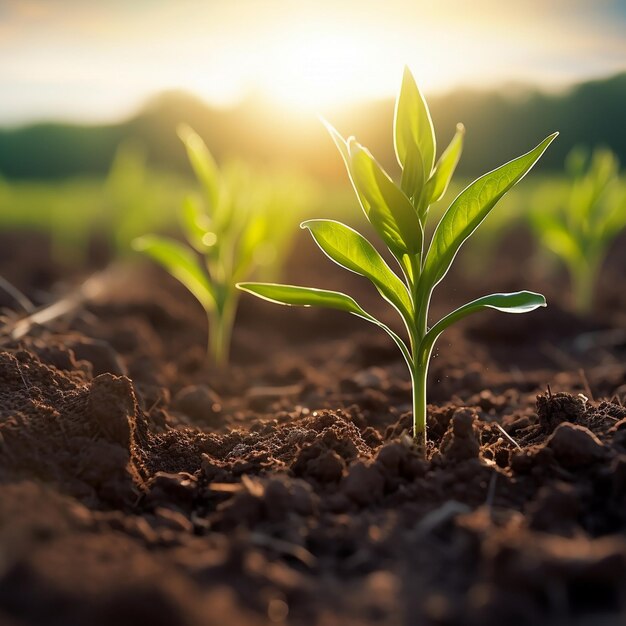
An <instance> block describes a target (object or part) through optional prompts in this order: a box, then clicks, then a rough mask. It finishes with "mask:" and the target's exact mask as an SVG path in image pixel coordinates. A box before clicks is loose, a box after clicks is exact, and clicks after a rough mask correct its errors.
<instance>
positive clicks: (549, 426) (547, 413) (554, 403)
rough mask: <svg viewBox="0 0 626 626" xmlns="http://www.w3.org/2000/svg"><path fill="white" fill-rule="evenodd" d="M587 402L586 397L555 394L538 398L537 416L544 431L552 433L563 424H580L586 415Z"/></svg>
mask: <svg viewBox="0 0 626 626" xmlns="http://www.w3.org/2000/svg"><path fill="white" fill-rule="evenodd" d="M586 409H587V401H586V399H585V398H584V396H581V395H578V396H573V395H571V394H569V393H562V392H559V393H555V394H549V395H547V394H546V395H544V394H540V395H538V396H537V415H538V417H539V423H540V424H541V426H542V428H543V429H544V431H546V432H549V433H551V432H552V431H553V430H554V429H555V428H556V427H557V426H558V425H559V424H561V423H563V422H579V421H580V420H581V419H582V418H583V417H584V415H585V411H586Z"/></svg>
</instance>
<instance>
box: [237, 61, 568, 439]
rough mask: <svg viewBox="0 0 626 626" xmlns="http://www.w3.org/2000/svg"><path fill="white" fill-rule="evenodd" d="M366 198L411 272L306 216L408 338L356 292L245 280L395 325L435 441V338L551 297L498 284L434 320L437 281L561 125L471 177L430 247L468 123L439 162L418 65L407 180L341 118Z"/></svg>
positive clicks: (421, 421)
mask: <svg viewBox="0 0 626 626" xmlns="http://www.w3.org/2000/svg"><path fill="white" fill-rule="evenodd" d="M328 129H329V131H330V134H331V136H332V138H333V140H334V142H335V144H336V145H337V148H338V149H339V151H340V153H341V155H342V157H343V160H344V162H345V165H346V167H347V170H348V174H349V176H350V180H351V181H352V185H353V187H354V190H355V192H356V195H357V197H358V199H359V201H360V204H361V207H362V208H363V211H364V212H365V215H366V216H367V219H368V220H369V221H370V222H371V224H372V226H373V227H374V229H375V230H376V232H377V233H378V234H379V235H380V237H381V239H382V240H383V242H384V243H385V245H386V246H387V248H388V249H389V251H390V252H391V254H392V255H393V257H394V258H395V260H396V261H397V263H398V265H399V267H400V269H401V271H402V278H400V276H399V275H398V274H397V273H395V272H394V271H393V270H392V269H391V268H390V267H389V265H388V264H387V263H386V262H385V260H384V259H383V257H382V256H381V255H380V254H379V253H378V251H377V250H376V249H375V248H374V246H373V245H372V244H371V243H370V242H369V241H368V240H367V239H365V237H363V236H362V235H361V234H359V233H358V232H356V231H355V230H353V229H352V228H350V227H348V226H346V225H344V224H341V223H340V222H336V221H333V220H323V219H317V220H310V221H306V222H304V223H303V224H302V227H303V228H306V229H308V230H309V231H310V233H311V235H312V236H313V239H314V240H315V242H316V243H317V244H318V245H319V247H320V248H321V249H322V251H323V252H324V253H325V254H326V255H327V256H328V257H329V258H330V259H331V260H332V261H334V262H335V263H337V264H338V265H340V266H342V267H344V268H346V269H348V270H350V271H352V272H355V273H356V274H360V275H361V276H364V277H366V278H368V279H369V280H370V281H371V282H372V283H373V284H374V286H375V287H376V288H377V290H378V291H379V293H380V295H381V296H382V297H383V298H384V299H385V300H386V301H387V302H388V303H389V304H391V306H392V307H394V308H395V310H396V311H397V312H398V313H399V315H400V317H401V319H402V321H403V322H404V326H405V327H406V334H407V337H408V342H407V341H405V339H403V338H402V337H401V336H400V335H398V334H397V333H396V332H395V331H394V330H392V329H391V328H390V327H388V326H387V325H386V324H383V323H382V322H381V321H380V320H378V319H376V318H375V317H374V316H373V315H371V314H369V313H368V312H367V311H365V310H364V309H363V308H362V307H361V306H360V305H359V304H358V303H357V302H356V301H355V300H354V299H353V298H351V297H350V296H348V295H345V294H343V293H340V292H336V291H326V290H321V289H312V288H308V287H295V286H291V285H277V284H268V283H242V284H239V285H238V287H239V288H240V289H242V290H244V291H247V292H249V293H251V294H254V295H255V296H258V297H260V298H263V299H265V300H269V301H271V302H275V303H278V304H286V305H300V306H318V307H326V308H332V309H339V310H342V311H346V312H348V313H352V314H354V315H356V316H358V317H361V318H363V319H365V320H367V321H368V322H371V323H372V324H375V325H377V326H379V327H381V328H382V329H383V330H385V331H386V332H387V333H388V334H389V335H390V336H391V338H392V339H393V340H394V341H395V343H396V344H397V345H398V347H399V348H400V351H401V352H402V355H403V356H404V359H405V360H406V363H407V365H408V368H409V371H410V374H411V380H412V387H413V424H414V436H415V438H416V440H417V441H418V442H420V443H421V444H422V445H423V446H424V447H425V445H426V378H427V373H428V365H429V361H430V357H431V354H432V350H433V346H434V344H435V341H436V340H437V338H438V337H439V335H441V333H442V332H443V331H444V330H445V329H446V328H448V326H450V325H451V324H453V323H454V322H457V321H459V320H461V319H463V318H464V317H466V316H468V315H471V314H472V313H476V312H478V311H481V310H484V309H495V310H498V311H504V312H505V313H526V312H528V311H532V310H534V309H536V308H537V307H541V306H545V304H546V303H545V298H544V297H543V296H542V295H540V294H537V293H532V292H528V291H520V292H516V293H496V294H492V295H488V296H484V297H482V298H478V299H477V300H474V301H472V302H470V303H468V304H465V305H464V306H462V307H460V308H459V309H457V310H455V311H453V312H452V313H450V314H448V315H446V316H445V317H444V318H443V319H441V320H439V321H438V322H437V323H436V324H434V325H433V326H432V327H431V328H429V327H428V310H429V306H430V301H431V297H432V295H433V290H434V289H435V287H436V286H437V285H438V284H439V283H440V282H441V280H442V279H443V278H444V276H445V275H446V274H447V272H448V270H449V269H450V266H451V265H452V262H453V261H454V258H455V256H456V254H457V252H458V251H459V248H460V247H461V246H462V244H463V243H464V242H465V241H466V240H467V238H468V237H469V236H470V235H471V234H472V233H473V232H474V230H476V228H477V227H478V226H479V225H480V223H481V222H482V221H483V220H484V219H485V218H486V217H487V215H488V214H489V212H490V211H491V209H493V207H494V206H495V204H496V203H497V202H498V200H500V198H502V196H503V195H504V194H505V193H506V192H507V191H508V190H509V189H511V187H513V186H514V185H515V184H516V183H518V182H519V181H520V180H521V179H522V178H523V177H524V176H525V174H526V173H527V172H528V171H529V170H530V169H531V167H532V166H533V165H534V164H535V163H536V162H537V160H538V159H539V157H540V156H541V155H542V154H543V152H544V150H545V149H546V148H547V147H548V145H549V144H550V143H551V142H552V140H553V139H554V138H555V137H556V133H555V134H553V135H550V136H549V137H547V138H546V139H544V141H542V142H541V143H540V144H539V145H538V146H537V147H536V148H534V149H533V150H531V151H530V152H528V153H527V154H524V155H522V156H520V157H518V158H517V159H514V160H513V161H510V162H509V163H506V164H505V165H502V166H501V167H499V168H497V169H495V170H493V171H492V172H489V173H488V174H485V175H484V176H482V177H481V178H479V179H478V180H476V181H474V182H473V183H471V184H470V185H469V186H468V187H467V188H466V189H465V190H464V191H462V192H461V193H460V194H459V195H458V196H457V198H456V199H455V200H454V201H453V202H452V204H451V205H450V206H449V207H448V209H447V210H446V211H445V213H444V214H443V217H442V218H441V220H440V221H439V223H438V225H437V227H436V228H435V231H434V234H433V235H432V238H431V240H430V245H429V246H426V241H425V235H424V232H425V226H426V221H427V218H428V212H429V207H430V205H431V204H432V203H434V202H436V201H437V200H439V199H440V198H441V197H442V196H443V195H444V193H445V191H446V189H447V187H448V184H449V182H450V179H451V177H452V174H453V172H454V170H455V168H456V164H457V162H458V160H459V157H460V155H461V151H462V147H463V136H464V129H463V127H462V126H461V125H459V126H458V128H457V131H456V134H455V135H454V137H453V139H452V141H451V142H450V144H449V146H448V147H447V148H446V149H445V150H444V152H443V153H442V154H441V156H440V158H439V160H438V161H437V162H435V155H436V144H435V133H434V129H433V125H432V121H431V117H430V113H429V110H428V107H427V105H426V102H425V100H424V99H423V97H422V95H421V94H420V92H419V90H418V88H417V85H416V84H415V81H414V80H413V77H412V75H411V73H410V72H409V71H408V69H407V70H406V71H405V74H404V79H403V82H402V87H401V90H400V94H399V96H398V99H397V102H396V110H395V120H394V140H395V150H396V156H397V159H398V163H399V165H400V168H401V170H402V176H401V182H400V184H399V185H397V184H396V183H394V182H393V180H392V179H391V178H390V177H389V176H388V175H387V174H386V173H385V171H383V169H382V168H381V166H380V165H379V164H378V162H377V161H376V160H375V159H374V157H373V156H372V155H371V154H370V153H369V152H368V151H367V150H366V149H365V148H364V147H363V146H362V145H360V144H359V143H358V142H357V141H356V140H355V139H354V138H352V137H351V138H350V139H348V140H347V141H346V140H344V139H343V138H342V137H341V136H340V135H339V134H338V133H337V131H335V130H334V129H333V128H332V127H330V126H329V127H328Z"/></svg>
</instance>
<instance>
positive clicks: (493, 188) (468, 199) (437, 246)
mask: <svg viewBox="0 0 626 626" xmlns="http://www.w3.org/2000/svg"><path fill="white" fill-rule="evenodd" d="M557 135H558V133H554V134H552V135H550V136H549V137H547V138H546V139H544V140H543V141H542V142H541V143H540V144H539V145H538V146H537V147H536V148H534V149H533V150H531V151H530V152H528V153H526V154H524V155H522V156H520V157H518V158H517V159H514V160H513V161H509V162H508V163H505V164H504V165H502V166H501V167H499V168H497V169H495V170H493V171H492V172H489V173H488V174H485V175H484V176H482V177H481V178H479V179H478V180H476V181H474V182H473V183H472V184H471V185H469V186H468V187H467V188H466V189H465V190H464V191H462V192H461V193H460V194H459V195H458V196H457V198H456V199H455V200H454V202H453V203H452V204H451V205H450V207H449V208H448V210H447V211H446V212H445V214H444V216H443V217H442V218H441V221H440V222H439V224H438V225H437V228H436V229H435V233H434V235H433V238H432V241H431V244H430V248H429V250H428V254H427V256H426V261H425V264H424V271H423V273H422V276H421V278H420V284H421V285H422V287H421V288H420V290H421V291H422V292H423V293H424V294H426V293H427V292H429V291H430V290H432V288H434V287H435V286H436V285H437V283H439V281H441V279H442V278H443V277H444V276H445V275H446V273H447V272H448V270H449V269H450V266H451V265H452V261H453V260H454V257H455V256H456V254H457V252H458V251H459V248H460V247H461V246H462V245H463V243H464V242H465V241H466V240H467V238H468V237H469V236H470V235H471V234H472V233H473V232H474V231H475V230H476V228H478V226H479V225H480V224H481V222H482V221H483V220H484V219H485V218H486V217H487V215H488V214H489V212H490V211H491V209H493V207H494V206H495V205H496V203H497V202H498V200H500V198H502V196H503V195H504V194H505V193H506V192H507V191H508V190H509V189H511V187H513V186H514V185H515V184H516V183H518V182H519V181H520V180H521V179H522V178H523V177H524V176H525V175H526V173H527V172H528V171H529V170H530V169H531V168H532V167H533V165H534V164H535V163H536V162H537V161H538V160H539V158H540V157H541V155H542V154H543V153H544V151H545V150H546V148H547V147H548V146H549V145H550V143H551V142H552V141H553V140H554V138H555V137H556V136H557Z"/></svg>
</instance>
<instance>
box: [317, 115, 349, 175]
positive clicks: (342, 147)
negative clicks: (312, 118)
mask: <svg viewBox="0 0 626 626" xmlns="http://www.w3.org/2000/svg"><path fill="white" fill-rule="evenodd" d="M320 119H321V120H322V124H324V127H325V128H326V130H327V131H328V133H329V134H330V136H331V138H332V140H333V142H334V143H335V145H336V146H337V150H339V152H340V154H341V156H342V157H343V162H344V163H345V165H346V167H347V168H348V173H349V172H350V152H349V151H348V142H347V141H346V140H345V139H344V138H343V137H342V136H341V135H340V134H339V133H338V132H337V130H336V129H335V127H334V126H332V125H331V124H330V123H329V122H327V121H326V120H325V119H324V118H323V117H321V118H320Z"/></svg>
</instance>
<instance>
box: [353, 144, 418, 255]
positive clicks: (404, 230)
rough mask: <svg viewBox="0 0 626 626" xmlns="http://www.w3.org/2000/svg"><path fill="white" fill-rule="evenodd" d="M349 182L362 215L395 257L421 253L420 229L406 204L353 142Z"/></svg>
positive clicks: (379, 169)
mask: <svg viewBox="0 0 626 626" xmlns="http://www.w3.org/2000/svg"><path fill="white" fill-rule="evenodd" d="M348 150H349V152H350V172H351V174H352V182H353V185H354V188H355V190H356V192H357V195H358V196H359V200H360V202H361V206H362V207H363V211H364V212H365V215H366V216H367V218H368V219H369V221H370V222H371V223H372V226H374V228H375V229H376V231H377V232H378V234H379V235H380V236H381V237H382V239H383V241H384V242H385V243H386V244H387V246H388V247H389V248H390V249H391V251H392V252H393V253H394V254H395V255H396V256H397V257H401V256H402V254H405V253H408V254H417V253H418V252H420V251H421V249H422V237H423V233H422V227H421V225H420V222H419V219H418V217H417V213H416V212H415V209H414V208H413V205H412V204H411V202H410V200H409V199H408V198H407V197H406V195H405V194H404V193H403V191H402V190H401V189H399V188H398V187H397V186H396V184H395V183H394V182H393V181H392V180H391V178H389V176H388V175H387V174H386V173H385V171H384V170H383V169H382V168H381V166H380V165H379V164H378V163H377V162H376V160H375V159H374V157H373V156H372V155H371V154H370V153H369V152H368V151H367V150H366V149H365V148H363V146H361V145H360V144H359V143H358V142H357V141H355V140H354V139H351V140H350V141H349V142H348Z"/></svg>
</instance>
